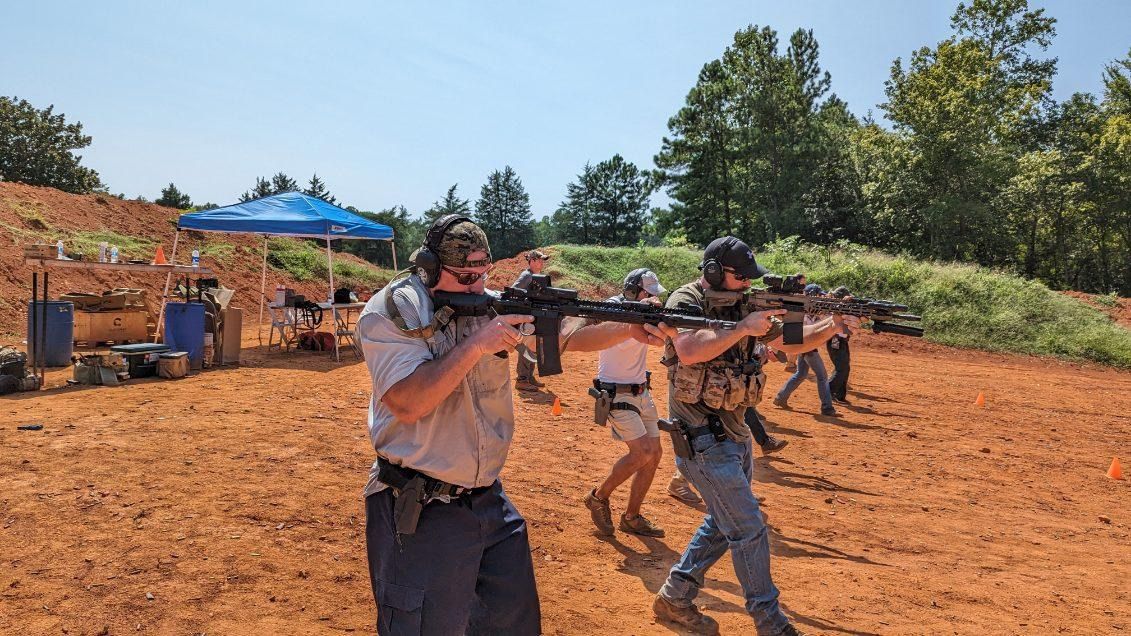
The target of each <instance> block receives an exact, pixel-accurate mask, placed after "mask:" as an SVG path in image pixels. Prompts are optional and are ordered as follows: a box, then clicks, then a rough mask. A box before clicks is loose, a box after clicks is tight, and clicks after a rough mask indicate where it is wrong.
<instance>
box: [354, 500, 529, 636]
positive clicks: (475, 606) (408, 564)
mask: <svg viewBox="0 0 1131 636" xmlns="http://www.w3.org/2000/svg"><path fill="white" fill-rule="evenodd" d="M395 502H396V495H394V494H393V491H392V490H391V489H385V490H382V491H381V492H378V493H374V494H372V495H370V496H369V497H367V498H366V499H365V544H366V552H367V554H368V557H369V579H370V582H371V583H372V585H373V597H374V599H375V600H376V602H377V633H378V634H381V635H382V636H386V635H390V636H407V635H409V634H412V635H414V636H415V635H416V634H436V635H442V636H451V635H453V634H518V635H523V634H539V633H541V631H542V629H541V627H542V615H541V610H540V608H539V605H538V591H537V589H536V588H535V585H534V563H533V561H532V560H531V557H530V540H529V538H528V536H527V532H526V521H525V520H524V519H523V518H522V515H520V514H519V513H518V510H516V509H515V507H514V504H512V503H511V501H510V499H507V496H506V494H504V493H503V488H502V486H501V485H500V484H499V482H498V481H496V482H495V483H494V484H493V485H492V486H491V487H490V488H489V489H487V490H486V491H484V492H480V493H477V494H474V495H469V496H464V497H458V498H455V499H453V500H452V501H451V503H442V502H438V501H435V502H431V503H429V504H428V505H426V506H424V511H423V512H422V514H421V516H420V523H419V525H418V526H417V528H416V533H415V534H412V535H406V536H402V537H400V538H399V540H398V537H397V535H396V531H395V530H394V527H393V505H394V503H395Z"/></svg>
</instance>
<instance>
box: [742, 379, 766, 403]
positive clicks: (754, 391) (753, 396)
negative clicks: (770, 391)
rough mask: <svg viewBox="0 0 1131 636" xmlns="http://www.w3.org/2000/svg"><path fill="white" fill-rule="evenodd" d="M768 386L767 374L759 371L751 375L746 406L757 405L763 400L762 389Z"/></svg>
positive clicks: (747, 386) (747, 387)
mask: <svg viewBox="0 0 1131 636" xmlns="http://www.w3.org/2000/svg"><path fill="white" fill-rule="evenodd" d="M765 388H766V374H765V373H762V372H761V371H759V372H758V373H755V374H753V375H751V376H749V379H748V383H747V385H746V406H755V405H757V404H758V403H759V402H761V401H762V390H763V389H765Z"/></svg>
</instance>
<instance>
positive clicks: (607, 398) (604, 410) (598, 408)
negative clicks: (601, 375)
mask: <svg viewBox="0 0 1131 636" xmlns="http://www.w3.org/2000/svg"><path fill="white" fill-rule="evenodd" d="M589 395H592V396H593V398H594V399H595V400H597V402H596V404H594V406H593V423H594V424H596V425H597V426H604V425H605V424H606V423H607V422H608V421H609V412H610V411H612V410H613V397H612V396H611V395H609V392H608V391H605V390H602V389H596V388H591V389H589Z"/></svg>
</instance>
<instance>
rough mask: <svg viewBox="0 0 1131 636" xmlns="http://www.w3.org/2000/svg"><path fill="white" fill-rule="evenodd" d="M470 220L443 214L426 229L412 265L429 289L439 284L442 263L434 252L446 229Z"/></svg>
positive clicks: (459, 215) (460, 216)
mask: <svg viewBox="0 0 1131 636" xmlns="http://www.w3.org/2000/svg"><path fill="white" fill-rule="evenodd" d="M470 220H471V219H470V218H468V217H466V216H463V215H462V214H445V215H444V216H442V217H440V218H438V219H436V221H435V222H434V223H433V224H432V227H430V228H428V233H427V234H425V235H424V244H423V245H421V246H420V249H419V250H417V251H416V260H415V261H413V265H415V266H416V268H417V269H418V270H419V271H420V280H421V281H422V282H423V283H424V285H425V286H426V287H428V288H429V289H431V288H433V287H435V286H436V285H437V284H439V282H440V270H441V268H442V263H440V255H439V254H437V253H436V250H437V249H438V248H439V245H440V241H442V240H443V239H444V234H446V233H447V231H448V228H450V227H451V226H453V225H455V224H456V223H460V222H462V221H470Z"/></svg>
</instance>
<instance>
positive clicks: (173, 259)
mask: <svg viewBox="0 0 1131 636" xmlns="http://www.w3.org/2000/svg"><path fill="white" fill-rule="evenodd" d="M180 238H181V231H180V230H177V233H176V234H174V235H173V251H172V256H170V257H169V265H171V266H172V265H176V263H177V241H178V240H180ZM171 282H173V270H172V269H170V270H169V273H168V274H165V291H163V292H161V309H159V310H157V329H156V330H155V331H154V333H153V342H157V341H158V340H160V338H161V335H162V332H163V331H164V327H163V326H162V324H161V321H162V320H164V319H165V302H166V300H167V299H168V297H169V283H171ZM186 293H187V291H186Z"/></svg>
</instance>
